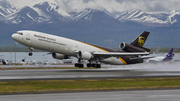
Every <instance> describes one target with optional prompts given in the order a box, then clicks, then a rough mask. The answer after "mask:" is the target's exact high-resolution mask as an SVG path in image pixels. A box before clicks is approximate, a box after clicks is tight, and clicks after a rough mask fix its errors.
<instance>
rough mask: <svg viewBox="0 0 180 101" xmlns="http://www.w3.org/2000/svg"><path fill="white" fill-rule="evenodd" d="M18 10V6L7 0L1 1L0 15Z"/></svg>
mask: <svg viewBox="0 0 180 101" xmlns="http://www.w3.org/2000/svg"><path fill="white" fill-rule="evenodd" d="M16 11H17V8H16V7H15V6H14V5H12V4H10V3H9V2H8V1H6V0H2V1H0V16H6V15H8V14H11V13H14V12H16Z"/></svg>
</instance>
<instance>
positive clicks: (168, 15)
mask: <svg viewBox="0 0 180 101" xmlns="http://www.w3.org/2000/svg"><path fill="white" fill-rule="evenodd" d="M110 14H111V15H112V16H113V17H114V18H115V19H118V20H119V21H134V22H138V23H142V24H144V25H147V26H148V25H151V26H160V25H170V24H174V23H176V22H177V19H176V18H175V16H178V15H180V11H172V12H159V13H153V12H143V11H141V10H137V9H132V10H129V11H123V12H113V13H110ZM153 24H154V25H153Z"/></svg>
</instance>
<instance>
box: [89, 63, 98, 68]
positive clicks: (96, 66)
mask: <svg viewBox="0 0 180 101" xmlns="http://www.w3.org/2000/svg"><path fill="white" fill-rule="evenodd" d="M87 67H95V68H101V64H97V63H93V64H91V63H88V64H87Z"/></svg>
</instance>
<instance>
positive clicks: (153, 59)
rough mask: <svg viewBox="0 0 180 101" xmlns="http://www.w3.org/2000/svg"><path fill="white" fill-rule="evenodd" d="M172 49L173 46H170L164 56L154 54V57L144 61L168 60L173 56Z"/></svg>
mask: <svg viewBox="0 0 180 101" xmlns="http://www.w3.org/2000/svg"><path fill="white" fill-rule="evenodd" d="M173 49H174V48H171V50H170V51H169V53H167V54H165V56H156V57H152V58H148V59H147V61H146V62H154V63H156V62H163V61H170V60H172V59H173V57H174V53H173Z"/></svg>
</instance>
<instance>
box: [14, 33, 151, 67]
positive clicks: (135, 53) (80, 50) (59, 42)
mask: <svg viewBox="0 0 180 101" xmlns="http://www.w3.org/2000/svg"><path fill="white" fill-rule="evenodd" d="M148 35H149V32H146V31H144V32H143V33H142V34H140V35H139V36H138V37H137V38H136V39H135V40H134V41H133V42H131V43H130V44H127V43H125V42H123V43H121V44H120V46H119V47H120V48H121V49H122V50H123V51H122V52H120V51H117V50H115V49H111V48H107V47H102V46H98V45H93V44H89V43H85V42H80V41H76V40H73V39H68V38H64V37H59V36H55V35H51V34H46V33H42V32H36V31H30V30H22V31H17V32H16V33H14V34H13V35H12V38H13V39H14V40H15V41H17V42H19V43H21V44H23V45H25V46H27V47H29V49H30V53H29V56H32V50H33V49H34V48H35V49H40V50H45V51H49V52H51V53H52V57H53V58H55V59H68V58H69V57H70V56H73V57H77V58H78V63H75V67H80V68H83V67H84V64H82V63H81V60H82V59H85V60H88V61H89V63H88V64H87V67H96V68H100V67H101V65H100V64H99V62H102V63H106V64H112V65H126V64H135V63H142V62H143V59H144V58H143V55H149V54H150V50H149V49H147V48H145V47H143V45H144V43H145V41H146V39H147V37H148ZM145 58H148V57H145Z"/></svg>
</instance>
